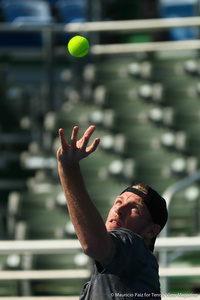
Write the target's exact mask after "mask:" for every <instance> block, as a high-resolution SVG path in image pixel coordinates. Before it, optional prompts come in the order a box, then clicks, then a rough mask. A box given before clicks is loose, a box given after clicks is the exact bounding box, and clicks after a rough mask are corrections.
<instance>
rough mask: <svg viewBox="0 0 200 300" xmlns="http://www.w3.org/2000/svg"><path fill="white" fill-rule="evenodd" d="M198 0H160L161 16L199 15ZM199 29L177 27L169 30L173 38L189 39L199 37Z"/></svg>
mask: <svg viewBox="0 0 200 300" xmlns="http://www.w3.org/2000/svg"><path fill="white" fill-rule="evenodd" d="M197 5H198V1H197V0H179V1H173V0H159V6H160V17H161V18H179V17H180V18H181V17H182V18H184V17H195V16H197V15H198V7H197ZM197 35H198V31H197V30H196V28H194V27H175V28H172V29H170V30H169V31H168V37H169V39H171V40H187V39H195V38H197Z"/></svg>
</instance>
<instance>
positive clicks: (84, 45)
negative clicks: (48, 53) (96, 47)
mask: <svg viewBox="0 0 200 300" xmlns="http://www.w3.org/2000/svg"><path fill="white" fill-rule="evenodd" d="M89 47H90V45H89V42H88V40H87V39H86V38H85V37H83V36H79V35H76V36H74V37H73V38H72V39H71V40H70V41H69V43H68V50H69V53H70V54H71V55H72V56H75V57H83V56H85V55H86V54H87V53H88V51H89Z"/></svg>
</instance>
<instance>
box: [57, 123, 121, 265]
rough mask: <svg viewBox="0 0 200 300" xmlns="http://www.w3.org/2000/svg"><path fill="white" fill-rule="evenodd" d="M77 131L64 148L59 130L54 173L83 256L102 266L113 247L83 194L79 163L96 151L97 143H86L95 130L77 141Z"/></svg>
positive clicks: (84, 191) (99, 218)
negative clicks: (58, 178) (56, 163)
mask: <svg viewBox="0 0 200 300" xmlns="http://www.w3.org/2000/svg"><path fill="white" fill-rule="evenodd" d="M78 130H79V128H78V127H77V126H76V127H74V128H73V131H72V136H71V144H68V142H67V140H66V138H65V135H64V131H63V129H60V130H59V136H60V141H61V146H60V148H59V149H58V151H57V159H58V172H59V176H60V180H61V184H62V187H63V190H64V193H65V196H66V199H67V206H68V210H69V214H70V217H71V220H72V223H73V225H74V228H75V231H76V234H77V237H78V239H79V241H80V243H81V246H82V249H83V251H84V253H86V254H87V255H89V256H90V257H91V258H93V259H94V260H96V261H99V262H102V265H106V264H108V263H109V262H110V261H111V260H112V258H113V256H114V251H115V249H114V244H113V241H112V239H111V238H110V236H109V234H108V233H107V230H106V228H105V225H104V222H103V220H102V218H101V216H100V214H99V212H98V210H97V209H96V207H95V205H94V204H93V202H92V201H91V199H90V196H89V194H88V192H87V190H86V187H85V184H84V180H83V176H82V173H81V170H80V165H79V162H80V160H81V159H83V158H85V157H87V156H88V155H90V154H91V153H92V152H94V151H95V150H96V148H97V147H98V145H99V142H100V139H98V138H96V139H95V140H94V141H93V143H92V145H91V146H88V142H89V139H90V137H91V135H92V134H93V132H94V130H95V126H90V127H89V128H88V129H87V130H86V131H85V133H84V135H83V137H82V138H81V139H80V140H77V137H78Z"/></svg>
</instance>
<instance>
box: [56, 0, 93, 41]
mask: <svg viewBox="0 0 200 300" xmlns="http://www.w3.org/2000/svg"><path fill="white" fill-rule="evenodd" d="M55 7H56V10H57V15H58V20H59V21H60V22H61V23H65V24H69V23H73V22H86V21H87V20H88V16H87V13H88V12H87V1H86V0H57V2H56V4H55ZM70 37H72V36H70V35H69V34H61V35H60V42H64V43H65V44H66V42H67V40H69V38H70Z"/></svg>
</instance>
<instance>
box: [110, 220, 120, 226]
mask: <svg viewBox="0 0 200 300" xmlns="http://www.w3.org/2000/svg"><path fill="white" fill-rule="evenodd" d="M110 223H111V224H112V225H114V226H116V227H121V223H120V222H119V220H118V219H111V220H110Z"/></svg>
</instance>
